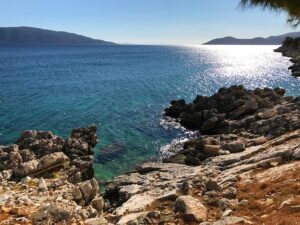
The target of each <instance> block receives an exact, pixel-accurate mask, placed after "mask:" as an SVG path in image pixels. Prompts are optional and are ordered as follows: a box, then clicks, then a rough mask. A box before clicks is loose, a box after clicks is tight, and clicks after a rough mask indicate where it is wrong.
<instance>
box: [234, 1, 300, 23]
mask: <svg viewBox="0 0 300 225" xmlns="http://www.w3.org/2000/svg"><path fill="white" fill-rule="evenodd" d="M240 4H241V6H242V7H244V8H245V7H254V6H259V7H262V8H263V9H270V10H273V11H278V12H280V11H283V12H286V13H287V14H288V16H289V17H288V20H287V21H288V23H289V24H290V25H291V26H293V27H297V26H299V25H300V0H240Z"/></svg>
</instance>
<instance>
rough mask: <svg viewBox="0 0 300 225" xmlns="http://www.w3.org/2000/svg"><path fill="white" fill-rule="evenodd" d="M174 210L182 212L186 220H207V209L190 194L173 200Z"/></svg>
mask: <svg viewBox="0 0 300 225" xmlns="http://www.w3.org/2000/svg"><path fill="white" fill-rule="evenodd" d="M175 212H179V213H180V214H182V216H183V218H184V220H186V221H187V222H193V221H194V222H203V221H206V220H207V209H206V208H205V206H204V205H203V204H202V203H201V202H200V201H199V200H198V199H196V198H194V197H192V196H189V195H188V196H180V197H178V198H177V200H176V202H175Z"/></svg>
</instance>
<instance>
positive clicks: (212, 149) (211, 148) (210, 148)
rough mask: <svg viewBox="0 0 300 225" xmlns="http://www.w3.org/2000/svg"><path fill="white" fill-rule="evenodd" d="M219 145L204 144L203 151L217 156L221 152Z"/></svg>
mask: <svg viewBox="0 0 300 225" xmlns="http://www.w3.org/2000/svg"><path fill="white" fill-rule="evenodd" d="M220 150H221V149H220V146H219V145H204V147H203V152H204V153H205V154H207V155H209V156H217V155H219V154H220Z"/></svg>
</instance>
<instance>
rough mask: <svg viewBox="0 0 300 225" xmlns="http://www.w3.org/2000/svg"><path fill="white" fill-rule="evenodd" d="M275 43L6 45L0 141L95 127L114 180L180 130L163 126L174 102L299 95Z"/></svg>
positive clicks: (104, 173)
mask: <svg viewBox="0 0 300 225" xmlns="http://www.w3.org/2000/svg"><path fill="white" fill-rule="evenodd" d="M274 48H275V46H198V47H197V46H190V47H176V46H103V47H94V46H93V47H0V144H8V143H12V142H13V141H14V140H15V139H16V138H17V137H18V134H19V131H20V130H23V129H41V130H52V131H53V132H54V133H55V134H57V135H61V136H63V137H67V136H68V135H69V133H70V131H71V129H72V128H74V127H80V126H85V125H88V124H92V123H94V124H96V125H97V126H98V128H99V129H98V135H99V137H100V143H99V144H98V145H97V147H96V155H97V157H96V171H97V176H98V177H99V178H103V179H108V178H110V177H112V176H114V175H117V174H120V173H124V172H125V171H127V170H129V169H132V168H133V167H134V166H135V165H136V164H137V163H139V162H141V161H143V160H147V159H149V158H150V157H153V156H156V155H157V152H159V149H160V147H161V146H163V145H165V144H167V143H168V142H170V141H171V140H173V139H174V138H177V137H179V136H181V135H183V134H182V133H181V131H179V130H176V129H167V130H166V129H165V128H164V127H163V126H161V125H160V122H161V119H162V111H163V109H164V107H166V106H167V105H168V104H169V102H170V100H172V99H178V98H184V99H186V100H187V101H190V100H192V99H194V98H195V96H196V95H197V94H205V95H209V94H213V93H214V92H215V91H217V90H218V88H220V87H221V86H230V85H232V84H244V85H245V86H246V87H249V88H255V87H265V86H267V87H277V86H280V87H284V88H286V89H287V93H288V94H289V95H300V80H297V79H295V78H293V77H292V76H290V73H289V71H288V69H287V67H288V66H289V65H291V64H290V62H289V61H288V59H287V58H284V57H282V56H281V55H280V54H279V53H274V52H273V51H272V50H273V49H274Z"/></svg>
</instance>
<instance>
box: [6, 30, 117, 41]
mask: <svg viewBox="0 0 300 225" xmlns="http://www.w3.org/2000/svg"><path fill="white" fill-rule="evenodd" d="M0 45H115V43H113V42H108V41H103V40H97V39H93V38H89V37H85V36H82V35H78V34H74V33H68V32H64V31H52V30H47V29H41V28H34V27H0Z"/></svg>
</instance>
